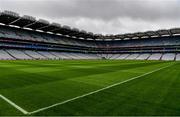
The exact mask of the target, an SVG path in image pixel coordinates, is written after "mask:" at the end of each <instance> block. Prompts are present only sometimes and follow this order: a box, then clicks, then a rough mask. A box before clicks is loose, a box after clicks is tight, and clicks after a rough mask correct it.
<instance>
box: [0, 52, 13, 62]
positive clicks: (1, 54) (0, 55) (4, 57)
mask: <svg viewBox="0 0 180 117" xmlns="http://www.w3.org/2000/svg"><path fill="white" fill-rule="evenodd" d="M0 60H14V58H13V57H12V56H10V55H9V54H8V53H7V52H6V51H4V50H0Z"/></svg>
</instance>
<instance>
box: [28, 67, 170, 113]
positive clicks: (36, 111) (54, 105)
mask: <svg viewBox="0 0 180 117" xmlns="http://www.w3.org/2000/svg"><path fill="white" fill-rule="evenodd" d="M172 65H174V64H171V65H168V66H165V67H161V68H158V69H156V70H153V71H151V72H148V73H145V74H142V75H140V76H136V77H133V78H131V79H128V80H125V81H122V82H119V83H115V84H113V85H110V86H107V87H104V88H102V89H99V90H96V91H93V92H90V93H87V94H84V95H81V96H77V97H75V98H72V99H68V100H66V101H63V102H60V103H56V104H53V105H51V106H47V107H44V108H40V109H37V110H35V111H32V112H29V113H28V114H29V115H31V114H35V113H38V112H41V111H44V110H47V109H50V108H53V107H56V106H59V105H63V104H65V103H68V102H72V101H74V100H77V99H80V98H83V97H86V96H89V95H92V94H95V93H98V92H100V91H103V90H106V89H109V88H112V87H115V86H117V85H121V84H124V83H126V82H129V81H132V80H135V79H138V78H141V77H143V76H146V75H149V74H152V73H154V72H157V71H160V70H162V69H165V68H168V67H170V66H172Z"/></svg>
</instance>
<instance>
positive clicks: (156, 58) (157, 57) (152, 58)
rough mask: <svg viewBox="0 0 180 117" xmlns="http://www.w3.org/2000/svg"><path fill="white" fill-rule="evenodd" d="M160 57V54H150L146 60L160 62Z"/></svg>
mask: <svg viewBox="0 0 180 117" xmlns="http://www.w3.org/2000/svg"><path fill="white" fill-rule="evenodd" d="M161 57H162V54H160V53H158V54H152V55H151V56H150V57H149V59H148V60H160V59H161Z"/></svg>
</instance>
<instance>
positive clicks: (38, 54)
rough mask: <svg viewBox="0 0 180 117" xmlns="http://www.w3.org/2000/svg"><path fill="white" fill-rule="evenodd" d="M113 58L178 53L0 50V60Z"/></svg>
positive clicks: (177, 55)
mask: <svg viewBox="0 0 180 117" xmlns="http://www.w3.org/2000/svg"><path fill="white" fill-rule="evenodd" d="M104 58H105V59H114V60H168V61H170V60H171V61H172V60H177V61H180V53H165V54H162V53H153V54H148V53H146V54H85V53H72V52H70V53H69V52H48V51H33V50H14V49H7V50H0V60H16V59H18V60H19V59H20V60H33V59H34V60H35V59H42V60H48V59H52V60H55V59H58V60H59V59H75V60H78V59H84V60H86V59H104Z"/></svg>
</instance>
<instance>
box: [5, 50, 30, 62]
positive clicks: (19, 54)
mask: <svg viewBox="0 0 180 117" xmlns="http://www.w3.org/2000/svg"><path fill="white" fill-rule="evenodd" d="M6 52H7V53H8V54H9V55H11V56H13V57H14V58H15V59H24V60H30V59H32V58H31V57H30V56H28V55H26V54H25V53H24V52H22V51H20V50H6Z"/></svg>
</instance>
